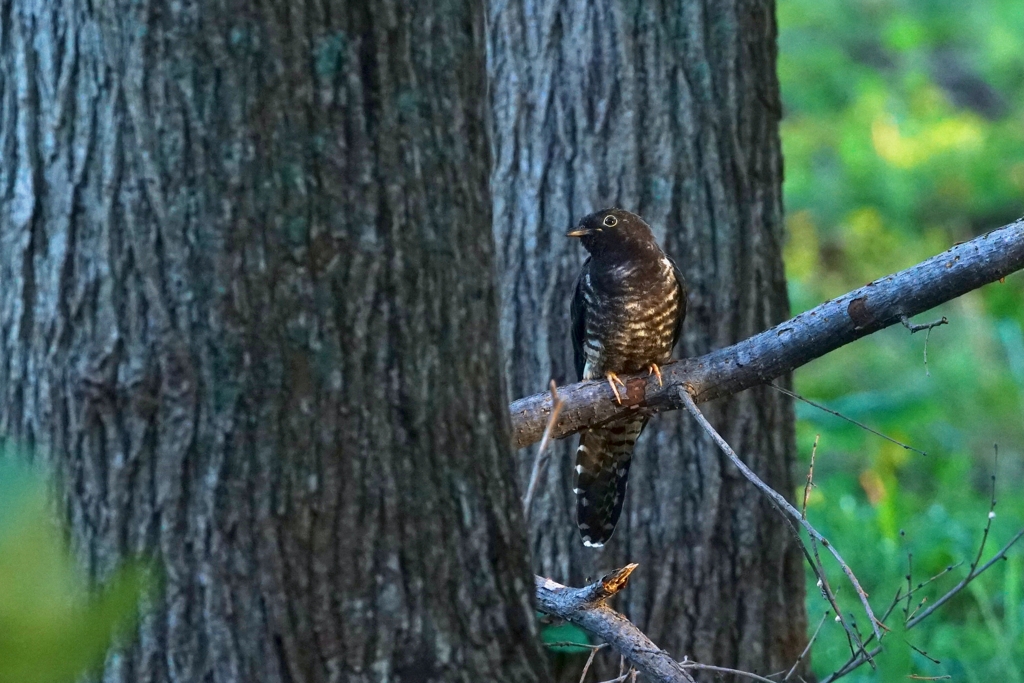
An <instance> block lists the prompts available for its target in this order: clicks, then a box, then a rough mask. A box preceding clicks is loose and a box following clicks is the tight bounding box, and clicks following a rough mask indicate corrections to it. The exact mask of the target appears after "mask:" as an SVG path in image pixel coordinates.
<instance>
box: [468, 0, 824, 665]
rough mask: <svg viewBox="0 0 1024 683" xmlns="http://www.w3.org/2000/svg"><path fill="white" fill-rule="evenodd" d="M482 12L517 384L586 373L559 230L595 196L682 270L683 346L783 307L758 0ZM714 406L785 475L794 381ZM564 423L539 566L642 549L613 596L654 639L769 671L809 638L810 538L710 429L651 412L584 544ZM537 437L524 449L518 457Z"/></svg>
mask: <svg viewBox="0 0 1024 683" xmlns="http://www.w3.org/2000/svg"><path fill="white" fill-rule="evenodd" d="M489 24H490V32H489V36H488V69H489V75H490V78H491V97H492V111H493V129H494V134H493V146H494V150H495V162H494V172H493V174H492V178H491V186H492V192H493V194H494V221H495V232H496V237H497V242H498V254H499V279H500V287H501V295H502V304H503V310H502V340H503V343H504V347H505V351H506V356H505V358H506V368H505V370H506V375H507V377H508V379H509V386H510V390H511V393H512V395H513V397H517V396H523V395H526V394H532V393H535V392H537V391H543V390H544V387H545V385H546V384H547V381H548V379H549V378H551V377H554V378H555V379H556V380H558V381H559V382H560V383H562V382H566V381H575V380H576V377H575V374H574V372H573V369H572V363H571V346H570V343H569V298H570V295H571V292H572V282H573V278H574V277H575V275H576V273H577V272H578V269H579V267H580V263H581V261H582V258H583V253H582V250H581V249H580V247H578V246H577V244H576V242H575V240H570V239H567V238H566V237H565V236H564V235H565V232H566V230H567V229H568V228H569V227H570V226H572V225H573V224H574V221H576V220H578V219H579V217H580V216H582V215H584V214H586V213H589V212H590V211H593V210H596V209H599V208H603V207H606V206H611V205H616V206H620V207H622V208H625V209H629V210H633V211H638V212H639V213H640V214H641V215H642V216H644V217H645V218H646V219H647V220H648V222H649V223H650V224H651V225H652V227H653V228H654V230H655V233H656V234H657V235H658V237H659V239H660V241H661V242H662V243H663V244H665V245H666V247H667V250H668V251H669V253H670V254H672V255H673V256H674V257H675V259H676V261H677V263H678V264H679V266H680V268H681V269H682V271H683V273H684V275H685V276H686V279H687V282H688V285H689V306H690V308H689V314H688V316H687V320H686V323H685V325H684V333H683V341H682V343H681V344H680V348H679V349H678V350H677V356H680V357H681V356H691V355H697V354H701V353H704V352H707V351H709V350H711V349H714V348H718V347H721V346H725V345H727V344H730V343H733V342H736V341H737V340H739V339H743V338H745V337H747V336H749V335H751V334H753V333H755V332H758V331H760V330H763V329H765V328H767V327H769V326H771V325H773V324H775V323H777V322H779V321H781V320H784V319H785V318H786V317H787V316H788V308H789V307H788V301H787V297H786V287H785V280H784V273H783V264H782V243H783V224H782V204H781V183H782V159H781V153H780V148H779V137H778V120H779V116H780V105H779V86H778V81H777V79H776V75H775V56H776V46H775V18H774V4H773V3H772V2H771V1H770V0H757V1H754V0H743V1H740V0H732V1H729V2H722V3H703V2H698V1H696V0H674V1H673V0H664V1H662V2H655V3H632V2H619V1H617V0H599V1H598V2H583V1H582V0H541V1H540V2H538V3H534V4H532V5H530V10H529V12H528V11H527V10H526V9H525V8H524V6H523V4H521V3H515V2H506V3H493V4H492V9H491V12H490V17H489ZM707 412H708V415H709V417H710V418H711V419H712V420H713V422H714V423H716V425H717V426H718V428H719V429H720V430H721V431H722V433H723V434H724V435H725V436H726V438H727V439H728V440H729V442H730V443H731V444H732V445H733V446H734V447H735V448H736V450H737V451H738V452H739V453H740V454H741V455H742V456H743V457H744V458H745V459H746V461H747V462H748V463H749V464H750V466H751V467H752V468H753V469H754V470H755V471H756V472H757V473H758V474H759V475H760V476H761V477H762V478H763V479H764V480H765V481H767V482H768V483H769V484H771V485H772V486H773V487H775V488H776V489H777V490H779V491H782V492H785V493H787V494H789V493H790V492H791V491H792V490H793V481H794V480H793V477H792V476H791V473H790V468H791V466H792V463H793V460H792V457H793V448H794V436H793V411H792V408H791V405H790V403H789V401H788V400H786V399H785V398H784V397H782V396H780V395H778V394H777V393H773V392H771V391H770V390H768V389H766V388H760V389H755V390H749V391H746V392H744V393H742V394H740V395H738V396H735V397H733V398H731V399H729V400H723V401H719V402H716V403H714V404H711V405H709V406H708V407H707ZM575 441H576V440H575V439H567V440H565V441H564V442H560V443H558V444H556V446H555V448H554V450H553V459H552V465H551V466H550V467H549V468H548V470H547V476H546V477H545V479H544V480H543V483H542V486H541V488H542V493H541V495H539V496H538V499H537V500H536V501H535V503H534V506H535V507H534V510H533V513H532V516H531V526H532V547H533V553H534V559H535V562H536V564H537V571H538V572H539V573H542V574H544V575H547V576H551V577H552V578H554V579H555V580H558V581H561V582H568V583H571V584H573V585H578V584H579V583H580V582H581V581H582V580H583V579H584V578H585V577H587V576H589V577H594V576H599V575H601V573H603V571H604V570H607V569H609V568H611V567H618V566H622V565H624V564H626V563H627V562H639V563H640V569H638V570H637V571H636V572H635V573H634V574H633V578H632V581H631V584H630V586H629V588H628V589H627V590H625V591H624V592H623V593H622V595H621V596H620V597H619V598H617V600H618V602H617V606H618V607H619V608H621V609H622V610H623V611H624V612H625V613H626V615H627V616H629V617H630V618H631V619H632V620H633V621H634V622H635V623H636V624H637V625H638V626H640V627H641V628H642V629H644V630H645V631H646V633H647V634H648V635H649V636H650V637H651V638H652V639H653V640H654V641H655V642H656V643H658V645H660V646H661V647H664V648H666V649H668V650H669V651H670V652H671V653H672V654H673V655H675V656H676V657H679V658H682V657H683V656H684V655H686V656H689V657H690V658H692V659H696V660H698V661H701V662H705V663H709V664H716V665H721V666H730V667H737V668H740V669H745V670H748V671H756V672H760V673H762V674H764V673H766V672H774V671H778V670H780V669H783V668H786V667H788V666H790V665H791V664H792V663H793V661H794V660H795V659H796V657H797V655H798V654H799V653H800V651H801V649H802V646H803V644H804V643H805V642H806V615H805V611H804V571H803V567H802V560H801V556H800V554H799V552H798V550H797V547H796V546H795V544H794V542H793V540H792V538H791V537H790V535H789V532H788V531H787V530H786V527H785V526H784V525H783V523H782V521H781V520H780V518H779V517H777V514H776V513H775V512H774V510H773V509H772V508H771V507H770V505H769V504H768V503H766V502H765V500H764V499H763V498H762V497H761V496H760V495H759V494H758V493H757V492H756V491H755V489H754V488H753V487H752V486H751V485H750V484H749V483H748V482H747V481H746V480H744V479H743V478H742V476H741V475H740V474H739V473H738V472H737V471H735V469H734V468H732V467H731V466H730V465H728V464H727V463H726V462H725V461H724V459H723V458H722V457H721V456H720V454H719V452H718V450H717V449H716V448H715V446H714V445H713V444H712V443H711V442H710V441H709V440H708V439H707V438H706V437H705V436H704V435H703V433H702V431H701V430H700V428H699V427H697V426H696V425H695V424H694V423H693V422H692V421H691V419H690V418H689V417H688V416H687V415H685V414H683V413H674V414H669V415H661V416H659V417H657V418H656V419H655V420H653V421H652V423H651V425H650V426H649V427H648V429H647V431H646V432H645V433H644V435H643V436H641V438H640V442H639V444H638V448H637V452H636V458H635V464H634V466H633V468H632V469H631V470H630V483H629V492H628V493H627V498H626V503H625V509H624V512H623V515H622V519H621V520H620V521H619V525H618V529H617V530H616V532H615V535H614V537H613V538H612V541H611V543H610V544H609V545H608V546H607V547H606V548H605V549H604V550H602V551H595V550H591V549H587V548H584V547H583V546H582V544H581V543H580V539H579V537H578V535H577V532H576V529H575V524H574V523H573V516H574V506H575V504H574V496H573V494H572V491H571V488H572V472H571V467H572V463H573V451H574V449H575ZM534 453H535V448H531V449H524V450H523V451H522V452H521V453H520V472H521V474H522V475H523V476H525V473H526V472H528V469H529V465H530V464H531V463H532V461H533V457H534ZM611 659H612V658H608V660H609V661H610V660H611ZM615 665H617V661H616V662H615ZM610 673H611V672H610V671H609V670H608V668H607V666H606V668H605V670H604V671H603V673H602V675H604V676H605V677H606V678H607V677H608V675H609V674H610ZM575 675H576V676H578V672H577V673H576V674H575Z"/></svg>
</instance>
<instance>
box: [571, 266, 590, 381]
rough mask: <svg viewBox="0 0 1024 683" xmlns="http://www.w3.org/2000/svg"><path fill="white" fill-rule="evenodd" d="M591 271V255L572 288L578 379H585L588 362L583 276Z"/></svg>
mask: <svg viewBox="0 0 1024 683" xmlns="http://www.w3.org/2000/svg"><path fill="white" fill-rule="evenodd" d="M589 271H590V257H589V256H588V257H587V260H586V261H584V262H583V267H582V268H580V274H579V275H578V276H576V284H574V285H573V288H572V303H571V304H570V313H571V315H572V351H573V360H574V362H575V365H576V379H583V367H584V366H585V365H586V364H587V360H586V357H585V356H584V353H583V335H584V334H586V331H587V301H586V299H585V298H584V297H583V278H584V277H586V275H587V273H588V272H589Z"/></svg>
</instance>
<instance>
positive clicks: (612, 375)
mask: <svg viewBox="0 0 1024 683" xmlns="http://www.w3.org/2000/svg"><path fill="white" fill-rule="evenodd" d="M605 377H607V378H608V386H610V387H611V388H612V393H613V394H615V401H616V402H617V403H618V404H619V405H620V406H621V405H622V396H621V395H620V394H619V390H618V389H617V388H616V387H615V384H616V382H617V383H618V384H619V385H620V386H621V387H622V388H623V389H625V388H626V383H625V382H623V381H622V380H621V379H619V376H618V375H616V374H615V373H614V372H607V373H605Z"/></svg>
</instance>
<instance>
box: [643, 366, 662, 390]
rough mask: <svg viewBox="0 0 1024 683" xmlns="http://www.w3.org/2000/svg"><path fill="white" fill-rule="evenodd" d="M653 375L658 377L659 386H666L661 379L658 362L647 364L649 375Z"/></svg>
mask: <svg viewBox="0 0 1024 683" xmlns="http://www.w3.org/2000/svg"><path fill="white" fill-rule="evenodd" d="M651 375H654V376H655V377H657V378H658V386H659V387H663V386H665V383H664V382H662V381H661V368H659V367H658V364H657V363H651V364H650V365H648V366H647V376H648V377H650V376H651Z"/></svg>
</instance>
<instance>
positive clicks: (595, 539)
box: [574, 417, 647, 547]
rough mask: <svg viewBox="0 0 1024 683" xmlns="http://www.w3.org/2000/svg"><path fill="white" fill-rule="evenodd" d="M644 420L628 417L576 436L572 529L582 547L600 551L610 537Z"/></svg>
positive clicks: (645, 421)
mask: <svg viewBox="0 0 1024 683" xmlns="http://www.w3.org/2000/svg"><path fill="white" fill-rule="evenodd" d="M646 425H647V418H646V417H628V418H625V419H622V420H618V421H616V422H612V423H609V424H607V425H605V426H603V427H600V428H599V429H590V430H588V431H585V432H583V433H582V434H581V435H580V447H579V449H577V451H576V488H575V489H574V490H575V492H576V525H577V526H578V527H579V529H580V536H582V537H583V545H585V546H589V547H601V546H603V545H604V544H605V543H606V542H607V541H608V539H609V538H611V536H612V532H613V531H615V524H616V523H617V522H618V521H619V514H620V513H621V512H622V502H623V500H624V499H625V497H626V481H627V480H628V479H629V464H630V460H631V459H632V457H633V446H634V444H636V440H637V438H639V436H640V432H642V431H643V429H644V427H645V426H646Z"/></svg>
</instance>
